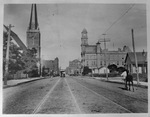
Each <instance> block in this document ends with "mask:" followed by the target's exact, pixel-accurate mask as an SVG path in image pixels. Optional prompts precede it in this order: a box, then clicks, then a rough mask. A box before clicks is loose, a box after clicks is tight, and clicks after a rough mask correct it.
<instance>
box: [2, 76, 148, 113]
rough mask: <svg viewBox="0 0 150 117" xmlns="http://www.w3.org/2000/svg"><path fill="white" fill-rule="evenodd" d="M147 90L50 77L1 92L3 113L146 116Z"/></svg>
mask: <svg viewBox="0 0 150 117" xmlns="http://www.w3.org/2000/svg"><path fill="white" fill-rule="evenodd" d="M147 112H148V90H147V88H140V87H138V88H137V87H135V91H134V92H133V91H127V90H124V85H123V84H118V83H110V82H104V81H101V80H98V79H93V78H91V77H81V76H78V77H74V76H67V77H62V78H61V77H53V78H50V77H48V78H46V79H41V80H37V81H32V82H29V83H25V84H21V85H18V86H14V87H9V88H5V89H3V114H90V113H92V114H94V113H96V114H98V113H147Z"/></svg>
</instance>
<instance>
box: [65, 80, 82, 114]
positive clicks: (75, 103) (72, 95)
mask: <svg viewBox="0 0 150 117" xmlns="http://www.w3.org/2000/svg"><path fill="white" fill-rule="evenodd" d="M65 81H66V83H67V85H68V88H69V91H70V93H71V96H72V98H73V100H74V102H75V105H76V107H77V109H78V111H79V112H80V113H82V111H81V109H80V107H79V105H78V103H77V101H76V99H75V96H74V95H73V93H72V91H71V89H70V86H69V84H68V82H67V80H66V78H65Z"/></svg>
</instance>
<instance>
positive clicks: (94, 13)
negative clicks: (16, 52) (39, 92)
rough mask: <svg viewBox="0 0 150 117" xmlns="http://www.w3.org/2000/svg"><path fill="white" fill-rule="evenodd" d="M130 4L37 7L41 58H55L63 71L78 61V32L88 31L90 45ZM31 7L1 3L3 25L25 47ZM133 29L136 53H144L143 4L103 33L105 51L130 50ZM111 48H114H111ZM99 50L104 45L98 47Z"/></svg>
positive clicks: (144, 11) (79, 54)
mask: <svg viewBox="0 0 150 117" xmlns="http://www.w3.org/2000/svg"><path fill="white" fill-rule="evenodd" d="M130 7H132V4H98V3H97V4H94V3H93V4H92V3H89V4H37V14H38V22H39V27H40V32H41V47H42V50H41V51H42V57H43V58H44V59H47V60H51V59H54V58H55V57H58V58H59V60H60V66H61V67H62V68H65V67H67V66H68V65H69V61H71V60H74V59H78V58H79V59H80V58H81V46H80V45H81V32H82V30H83V29H84V28H86V29H87V31H88V43H89V44H92V45H94V44H95V43H96V42H97V41H98V40H99V39H100V38H103V36H102V34H103V33H104V32H105V31H106V30H107V29H108V28H109V27H110V26H111V25H112V24H113V23H114V22H115V21H116V20H117V19H118V18H119V17H121V16H122V15H123V14H124V13H125V12H126V11H127V10H128V9H129V8H130ZM30 13H31V4H5V5H4V24H5V25H9V24H12V25H14V26H15V27H13V28H12V30H13V31H14V32H15V33H16V34H18V36H19V37H20V38H21V40H22V41H23V42H24V43H25V45H26V31H27V28H28V26H29V19H30ZM132 28H133V29H134V36H135V46H136V51H143V49H144V50H145V51H147V45H146V44H147V30H146V29H147V27H146V5H145V4H135V5H134V6H133V7H132V9H130V10H129V11H128V12H127V13H126V14H125V15H124V16H123V17H122V18H121V19H120V20H119V21H118V22H116V23H115V24H114V25H113V26H112V27H111V28H110V29H109V30H108V31H107V32H106V34H107V35H106V38H109V39H110V40H111V41H110V42H109V43H107V48H108V49H109V50H117V49H118V48H122V47H123V46H124V45H127V46H129V47H130V49H131V50H132V36H131V29H132ZM113 45H114V46H113ZM101 47H102V49H103V48H104V44H103V43H102V44H101Z"/></svg>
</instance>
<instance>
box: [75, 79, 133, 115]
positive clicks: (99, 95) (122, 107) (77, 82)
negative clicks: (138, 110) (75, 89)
mask: <svg viewBox="0 0 150 117" xmlns="http://www.w3.org/2000/svg"><path fill="white" fill-rule="evenodd" d="M76 83H78V84H79V85H81V86H82V87H84V88H85V89H87V90H89V91H91V92H92V93H94V94H95V95H97V96H101V97H103V98H105V99H107V100H108V101H110V102H112V103H114V104H115V105H117V106H119V107H121V108H123V109H124V110H126V111H128V112H129V113H133V112H132V111H130V110H128V109H127V108H125V107H123V106H121V105H119V104H117V103H116V102H114V101H112V100H110V99H108V98H106V97H105V96H103V95H101V94H98V93H97V92H95V91H93V90H91V89H89V88H87V87H86V86H84V85H82V84H81V83H79V82H76Z"/></svg>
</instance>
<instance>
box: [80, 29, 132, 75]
mask: <svg viewBox="0 0 150 117" xmlns="http://www.w3.org/2000/svg"><path fill="white" fill-rule="evenodd" d="M127 52H131V50H130V49H129V47H127V46H124V47H123V49H120V48H118V50H117V51H108V50H107V49H106V50H105V49H102V48H101V43H99V42H97V43H96V45H89V44H88V35H87V30H86V29H83V31H82V32H81V66H82V70H83V67H84V66H88V67H89V68H90V69H92V70H93V72H96V71H97V72H98V73H99V70H100V69H101V68H102V67H107V66H108V65H111V64H115V65H117V66H118V67H120V66H124V65H125V62H124V60H125V57H126V54H127Z"/></svg>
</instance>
